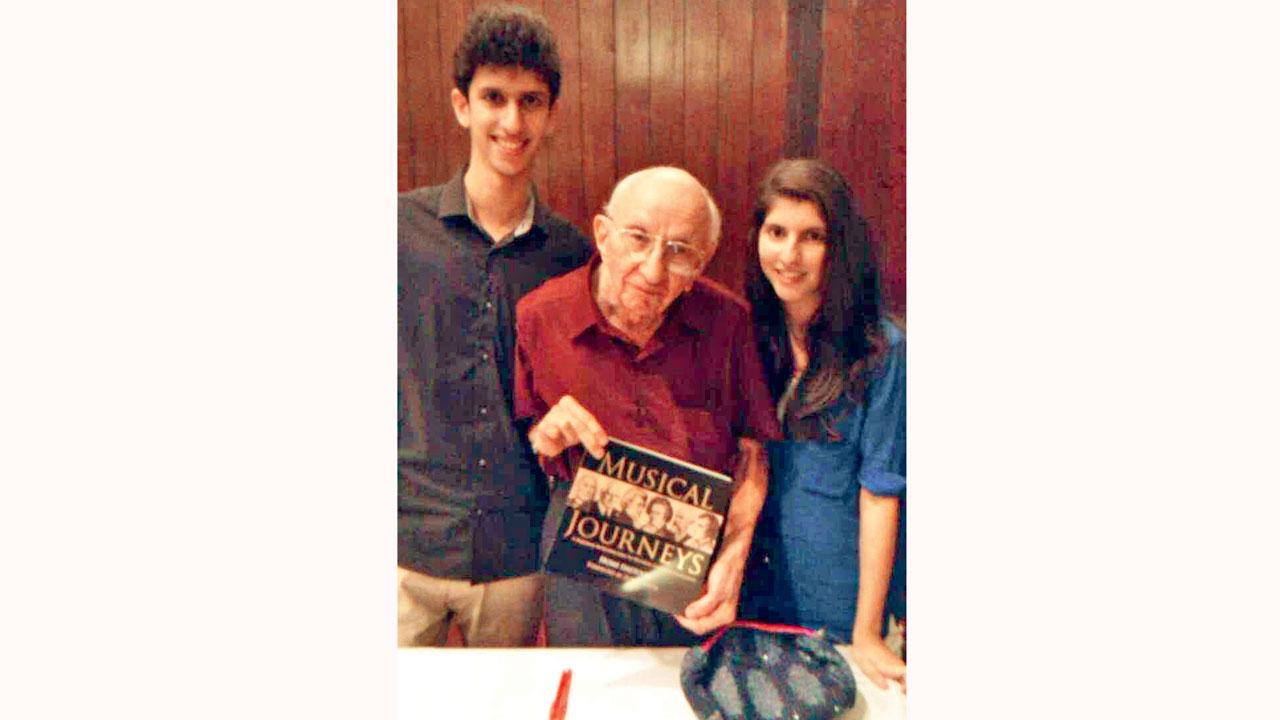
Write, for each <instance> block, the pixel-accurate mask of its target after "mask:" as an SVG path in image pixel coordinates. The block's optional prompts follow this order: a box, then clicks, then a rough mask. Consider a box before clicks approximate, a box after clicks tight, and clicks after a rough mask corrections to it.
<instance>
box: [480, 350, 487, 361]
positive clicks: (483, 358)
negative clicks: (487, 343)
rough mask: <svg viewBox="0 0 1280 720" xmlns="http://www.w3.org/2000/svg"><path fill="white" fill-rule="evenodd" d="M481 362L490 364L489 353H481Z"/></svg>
mask: <svg viewBox="0 0 1280 720" xmlns="http://www.w3.org/2000/svg"><path fill="white" fill-rule="evenodd" d="M480 362H489V353H487V352H482V353H480Z"/></svg>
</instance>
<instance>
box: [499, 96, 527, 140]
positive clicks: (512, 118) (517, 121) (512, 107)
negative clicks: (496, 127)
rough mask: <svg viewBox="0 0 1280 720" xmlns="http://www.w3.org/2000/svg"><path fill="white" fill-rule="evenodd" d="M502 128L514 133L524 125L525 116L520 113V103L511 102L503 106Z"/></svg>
mask: <svg viewBox="0 0 1280 720" xmlns="http://www.w3.org/2000/svg"><path fill="white" fill-rule="evenodd" d="M501 122H502V129H503V130H505V131H507V132H510V133H514V132H519V131H520V128H521V127H522V126H523V125H524V116H523V115H521V114H520V104H519V103H516V102H509V103H507V104H506V107H504V108H502V116H501Z"/></svg>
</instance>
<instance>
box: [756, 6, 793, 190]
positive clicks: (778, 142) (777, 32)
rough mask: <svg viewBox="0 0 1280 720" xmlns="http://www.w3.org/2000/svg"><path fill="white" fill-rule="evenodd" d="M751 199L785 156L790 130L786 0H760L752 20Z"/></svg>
mask: <svg viewBox="0 0 1280 720" xmlns="http://www.w3.org/2000/svg"><path fill="white" fill-rule="evenodd" d="M751 47H752V58H751V165H750V172H749V173H748V176H749V177H750V198H751V203H752V204H754V202H755V189H756V188H757V187H759V185H760V180H761V179H762V178H763V177H764V173H765V171H766V170H768V169H769V166H770V165H772V164H773V163H775V162H777V161H778V160H780V159H782V154H783V150H784V149H785V145H786V134H787V113H786V112H785V108H786V107H787V79H788V77H789V71H788V61H787V1H786V0H758V2H756V12H755V19H754V22H753V23H752V42H751Z"/></svg>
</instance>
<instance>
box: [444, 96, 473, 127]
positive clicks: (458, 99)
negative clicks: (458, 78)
mask: <svg viewBox="0 0 1280 720" xmlns="http://www.w3.org/2000/svg"><path fill="white" fill-rule="evenodd" d="M449 102H450V104H452V105H453V116H454V117H455V118H457V119H458V124H459V125H461V126H462V127H464V128H468V129H470V128H471V106H470V104H468V103H467V96H466V95H463V94H462V91H461V90H459V89H458V88H454V89H453V92H451V93H449Z"/></svg>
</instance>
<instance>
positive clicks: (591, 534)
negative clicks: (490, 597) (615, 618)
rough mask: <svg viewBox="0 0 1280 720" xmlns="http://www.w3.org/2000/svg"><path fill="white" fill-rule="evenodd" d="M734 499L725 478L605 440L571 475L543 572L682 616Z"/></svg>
mask: <svg viewBox="0 0 1280 720" xmlns="http://www.w3.org/2000/svg"><path fill="white" fill-rule="evenodd" d="M732 492H733V480H732V479H731V478H730V477H729V476H727V475H724V474H723V473H719V472H715V471H713V470H708V469H707V468H704V467H699V466H697V465H694V464H692V463H688V462H685V461H683V460H680V459H677V458H673V457H670V456H667V455H663V454H661V453H658V452H654V451H652V450H649V449H647V448H643V447H640V446H638V445H632V444H630V443H627V442H624V441H621V440H618V439H616V438H609V443H608V444H607V445H606V446H605V450H604V454H603V455H602V456H601V457H600V458H595V457H592V456H591V455H590V454H586V455H584V456H583V459H582V464H581V465H580V466H579V467H578V470H577V472H576V473H575V474H574V477H573V482H572V484H571V485H570V487H569V490H568V497H567V498H566V503H565V510H564V514H563V515H562V516H561V518H560V520H559V523H558V524H557V528H558V529H557V532H556V537H555V539H554V540H553V541H552V544H551V548H550V550H549V552H548V554H547V558H546V563H545V565H544V567H545V570H546V572H549V573H554V574H557V575H562V576H565V577H568V578H572V579H574V580H577V581H579V582H585V583H589V584H591V585H595V586H596V587H600V588H602V589H604V590H605V591H606V592H609V593H611V594H613V595H617V596H619V597H624V598H627V599H629V600H633V601H635V602H638V603H641V604H643V605H647V606H649V607H652V608H655V609H658V610H662V611H664V612H669V613H672V614H678V613H681V612H683V611H684V609H685V607H686V606H688V604H689V603H690V602H693V601H694V600H696V599H697V598H698V596H699V595H701V594H702V584H703V581H704V580H705V579H706V575H707V570H708V568H709V567H710V565H711V561H712V559H713V558H714V556H715V551H716V548H717V546H718V545H719V541H720V537H721V532H722V530H723V527H724V518H725V513H726V512H727V511H728V507H729V499H730V497H731V495H732Z"/></svg>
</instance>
